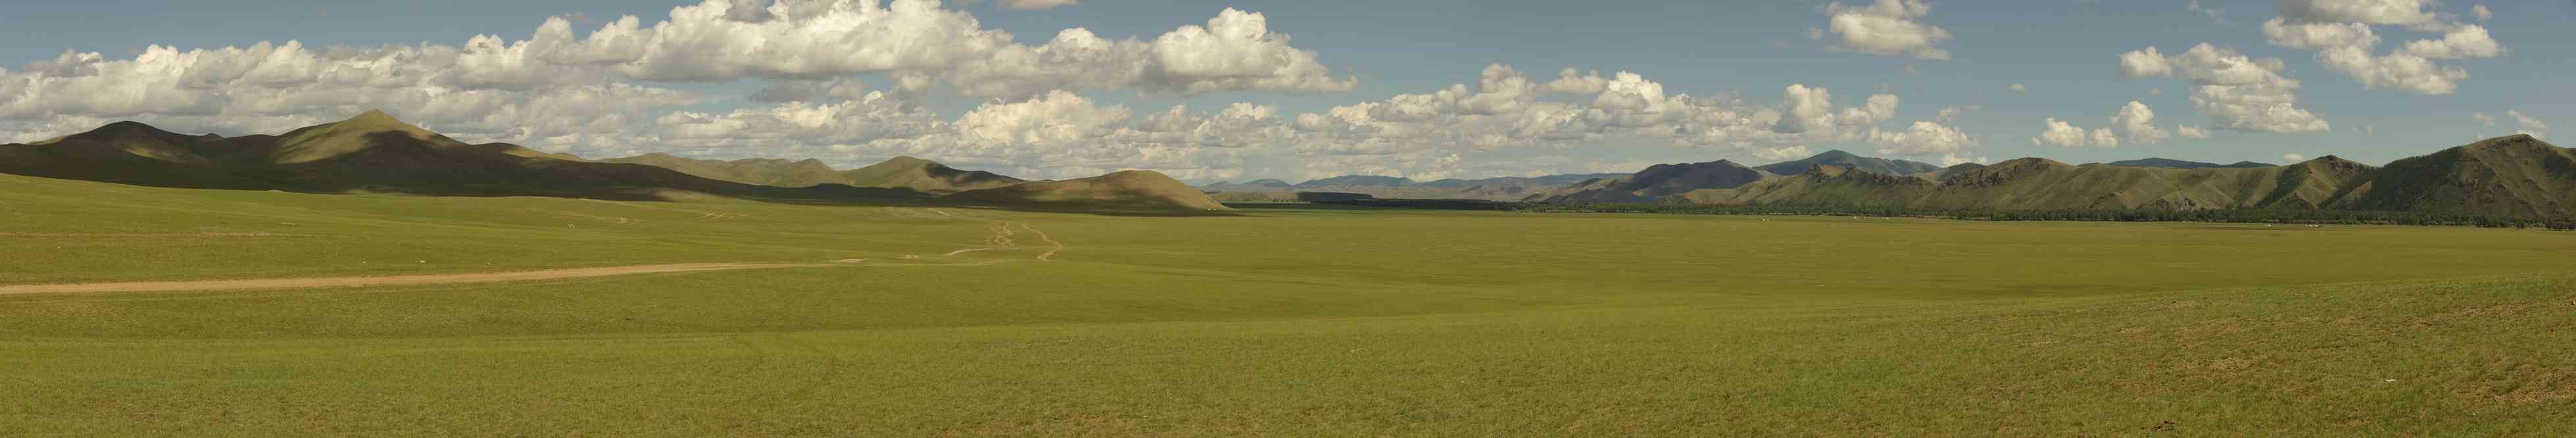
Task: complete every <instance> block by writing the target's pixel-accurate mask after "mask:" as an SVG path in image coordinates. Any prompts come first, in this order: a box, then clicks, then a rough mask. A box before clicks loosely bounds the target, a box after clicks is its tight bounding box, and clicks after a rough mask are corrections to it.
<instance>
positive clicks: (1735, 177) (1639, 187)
mask: <svg viewBox="0 0 2576 438" xmlns="http://www.w3.org/2000/svg"><path fill="white" fill-rule="evenodd" d="M1772 177H1773V176H1772V175H1771V174H1770V173H1766V172H1763V171H1761V170H1758V169H1754V168H1751V167H1744V165H1742V164H1735V162H1733V161H1726V160H1718V161H1711V162H1706V163H1691V164H1657V165H1654V166H1650V167H1647V168H1646V170H1641V171H1638V172H1637V173H1636V174H1633V175H1628V176H1623V177H1618V178H1608V179H1594V180H1591V181H1585V182H1583V183H1579V184H1575V185H1573V186H1571V187H1566V188H1565V189H1563V190H1561V191H1560V192H1559V193H1558V194H1554V195H1549V196H1546V197H1545V198H1544V201H1545V202H1551V203H1563V204H1580V203H1596V202H1655V201H1657V200H1659V199H1662V198H1664V197H1667V196H1673V195H1679V194H1682V193H1687V192H1690V191H1692V190H1700V189H1731V188H1735V187H1738V186H1742V185H1745V184H1750V183H1753V182H1755V181H1761V180H1765V179H1770V178H1772Z"/></svg>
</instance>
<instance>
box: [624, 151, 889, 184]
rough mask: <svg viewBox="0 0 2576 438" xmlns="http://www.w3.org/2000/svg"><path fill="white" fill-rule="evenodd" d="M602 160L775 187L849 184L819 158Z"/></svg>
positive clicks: (660, 156)
mask: <svg viewBox="0 0 2576 438" xmlns="http://www.w3.org/2000/svg"><path fill="white" fill-rule="evenodd" d="M599 161H600V162H603V163H628V164H642V165H646V166H655V167H661V168H665V169H671V170H677V171H680V172H681V173H687V174H690V175H696V176H698V177H701V178H707V179H715V180H723V181H732V182H738V183H743V184H757V185H764V186H778V187H809V186H815V185H822V184H849V183H850V180H849V179H848V178H844V177H842V176H841V174H840V171H837V170H833V169H832V166H830V165H826V164H823V161H822V160H815V159H810V158H809V159H804V160H796V161H789V160H783V159H776V158H745V159H740V160H732V161H720V160H700V159H694V158H682V157H678V156H673V155H671V154H665V153H660V152H655V153H649V154H644V155H637V156H632V157H624V158H609V159H603V160H599Z"/></svg>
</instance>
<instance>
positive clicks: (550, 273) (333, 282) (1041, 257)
mask: <svg viewBox="0 0 2576 438" xmlns="http://www.w3.org/2000/svg"><path fill="white" fill-rule="evenodd" d="M924 209H926V210H930V211H931V212H934V213H939V215H940V216H944V217H951V218H959V219H972V220H981V221H986V222H989V223H990V225H991V227H990V228H988V229H989V230H991V231H992V232H993V235H992V236H990V237H988V238H987V239H988V240H987V241H986V243H987V244H990V245H991V246H987V247H980V248H967V249H960V250H956V251H950V252H948V253H947V254H945V255H947V256H955V255H958V254H963V253H968V252H975V251H994V250H1008V249H1015V248H1018V247H1019V245H1017V244H1015V243H1013V242H1012V241H1011V236H1012V235H1014V234H1015V233H1013V232H1012V231H1011V226H1012V225H1018V226H1019V227H1020V229H1023V230H1028V232H1030V233H1033V234H1036V235H1037V237H1038V239H1039V240H1042V241H1045V242H1046V243H1048V244H1050V245H1052V246H1053V247H1054V248H1052V249H1048V250H1047V251H1046V252H1044V253H1040V254H1038V255H1037V257H1036V259H1037V260H1038V261H1052V259H1053V258H1054V257H1055V253H1056V252H1059V251H1064V249H1065V245H1064V242H1058V241H1056V240H1055V238H1053V237H1050V236H1048V235H1047V234H1046V232H1044V231H1038V229H1037V228H1033V227H1030V226H1029V224H1028V223H1027V222H1012V221H1001V220H993V219H982V218H968V217H963V216H958V215H956V214H951V213H949V212H946V211H940V210H939V209H935V208H924ZM576 214H578V213H576ZM705 214H706V215H705V216H701V217H699V219H730V218H736V217H742V216H743V215H738V214H731V213H705ZM594 218H598V219H602V220H605V219H610V218H603V217H594ZM614 219H619V220H620V221H621V222H619V223H617V225H628V224H633V223H638V222H642V221H635V220H631V219H625V218H614ZM191 236H195V235H191ZM868 260H870V259H864V258H861V259H842V260H834V261H832V262H831V263H681V264H667V265H636V266H612V267H604V268H576V269H552V270H542V271H519V272H484V273H470V274H423V275H393V276H372V277H314V278H270V279H254V280H202V281H147V282H123V283H77V284H22V285H0V295H25V294H55V293H100V292H179V291H225V290H255V289H310V288H329V287H361V286H405V285H423V284H460V283H496V282H505V281H529V280H559V279H567V278H590V277H608V276H618V275H635V274H663V273H675V272H705V271H732V270H742V269H775V268H819V267H833V266H852V265H856V264H859V263H865V262H867V261H868ZM1001 262H1002V261H1001V260H986V261H981V262H974V263H955V264H900V265H873V264H872V265H868V266H985V265H992V264H997V263H1001Z"/></svg>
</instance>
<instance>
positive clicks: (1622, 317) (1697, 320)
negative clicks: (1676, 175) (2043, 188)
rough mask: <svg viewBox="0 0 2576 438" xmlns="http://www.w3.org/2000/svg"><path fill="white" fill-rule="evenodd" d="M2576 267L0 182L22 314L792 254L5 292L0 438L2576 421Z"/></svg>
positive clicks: (137, 301) (1990, 226)
mask: <svg viewBox="0 0 2576 438" xmlns="http://www.w3.org/2000/svg"><path fill="white" fill-rule="evenodd" d="M1041 233H1042V234H1043V237H1041ZM1059 245H1060V246H1059ZM2571 262H2576V233H2566V232H2550V231H2539V230H2508V229H2478V228H2467V227H2397V226H2305V225H2295V226H2293V225H2280V226H2264V225H2261V224H2207V223H2093V222H1984V221H1951V220H1933V219H1904V218H1895V219H1883V218H1850V217H1808V216H1703V215H1666V214H1576V213H1522V212H1437V211H1407V210H1374V209H1349V208H1339V209H1278V208H1265V209H1252V210H1245V211H1243V212H1242V214H1240V215H1236V216H1214V217H1135V216H1120V215H1095V214H1079V213H1047V212H1018V211H1003V210H991V209H975V208H956V207H937V208H936V209H933V208H925V207H914V206H830V205H789V204H770V203H758V202H743V201H706V202H609V201H591V200H577V199H557V198H454V197H448V198H425V197H406V196H376V195H313V194H295V193H277V192H254V191H210V190H179V189H157V188H144V187H132V186H122V185H114V184H103V183H91V182H76V181H63V180H49V179H38V178H26V177H17V176H8V175H0V287H5V286H8V285H25V284H39V283H94V282H126V281H187V280H227V279H264V278H290V277H336V276H363V275H415V274H448V273H478V272H495V271H523V270H542V269H560V268H586V267H609V266H628V265H649V264H669V263H777V264H800V266H797V267H781V268H769V269H745V270H729V271H710V272H690V273H657V274H641V275H630V276H612V277H593V278H577V279H558V280H536V281H522V282H497V283H475V284H439V285H407V286H380V287H342V288H322V289H288V290H238V291H215V292H166V293H18V294H0V394H5V396H0V435H6V436H24V435H159V436H170V435H190V436H207V435H214V436H228V435H381V434H449V435H637V436H708V435H723V436H743V435H758V436H771V435H895V436H921V435H1022V434H1024V435H1250V434H1263V435H1439V436H1498V435H1635V434H1656V435H1695V436H1708V435H1783V434H1788V435H1882V436H1883V435H1898V436H1911V435H2006V436H2066V435H2149V434H2160V433H2169V432H2170V433H2182V434H2191V435H2343V436H2351V435H2473V436H2568V435H2571V434H2576V263H2571ZM804 264H810V265H812V266H801V265H804Z"/></svg>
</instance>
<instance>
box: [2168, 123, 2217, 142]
mask: <svg viewBox="0 0 2576 438" xmlns="http://www.w3.org/2000/svg"><path fill="white" fill-rule="evenodd" d="M2174 135H2178V136H2182V138H2188V139H2194V140H2201V139H2207V138H2209V130H2207V129H2201V127H2198V126H2192V125H2182V126H2176V127H2174Z"/></svg>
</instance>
